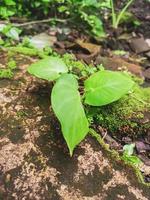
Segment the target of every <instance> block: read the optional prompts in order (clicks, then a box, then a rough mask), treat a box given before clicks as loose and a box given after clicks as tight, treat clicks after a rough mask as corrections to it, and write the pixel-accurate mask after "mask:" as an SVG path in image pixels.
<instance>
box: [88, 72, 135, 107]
mask: <svg viewBox="0 0 150 200" xmlns="http://www.w3.org/2000/svg"><path fill="white" fill-rule="evenodd" d="M133 84H134V82H133V81H132V80H131V78H130V77H128V76H127V75H125V74H123V73H121V72H113V71H108V70H104V71H99V72H96V73H95V74H93V75H92V76H91V77H90V78H88V79H87V80H86V81H85V103H87V104H89V105H92V106H103V105H107V104H109V103H112V102H114V101H117V100H118V99H120V98H121V97H122V96H123V95H125V94H126V93H127V92H129V90H131V89H132V87H133Z"/></svg>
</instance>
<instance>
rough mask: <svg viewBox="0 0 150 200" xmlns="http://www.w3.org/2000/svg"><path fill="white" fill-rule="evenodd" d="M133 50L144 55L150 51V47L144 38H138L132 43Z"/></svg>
mask: <svg viewBox="0 0 150 200" xmlns="http://www.w3.org/2000/svg"><path fill="white" fill-rule="evenodd" d="M130 46H131V48H132V50H133V51H134V52H136V53H143V52H147V51H149V50H150V46H149V45H148V44H147V42H146V41H145V40H144V38H136V39H132V40H131V41H130Z"/></svg>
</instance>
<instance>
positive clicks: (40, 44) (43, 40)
mask: <svg viewBox="0 0 150 200" xmlns="http://www.w3.org/2000/svg"><path fill="white" fill-rule="evenodd" d="M56 41H57V38H56V37H55V36H50V35H48V34H46V33H40V34H38V35H35V36H33V37H32V38H31V39H30V42H31V44H32V45H33V46H34V47H36V48H38V49H43V48H44V47H46V46H49V47H51V46H53V44H54V43H55V42H56Z"/></svg>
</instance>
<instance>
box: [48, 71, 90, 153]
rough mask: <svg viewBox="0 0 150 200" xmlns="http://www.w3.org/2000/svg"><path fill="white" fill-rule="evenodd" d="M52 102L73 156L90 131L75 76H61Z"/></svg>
mask: <svg viewBox="0 0 150 200" xmlns="http://www.w3.org/2000/svg"><path fill="white" fill-rule="evenodd" d="M51 102H52V108H53V110H54V112H55V114H56V116H57V118H58V119H59V121H60V123H61V129H62V132H63V136H64V138H65V140H66V143H67V145H68V148H69V151H70V155H71V156H72V154H73V150H74V148H75V147H76V145H78V144H79V143H80V142H81V141H82V140H83V139H84V137H85V136H86V135H87V133H88V131H89V125H88V121H87V118H86V116H85V112H84V109H83V106H82V103H81V99H80V94H79V92H78V83H77V80H76V79H75V77H74V75H72V74H64V75H61V77H60V78H59V79H58V80H57V82H56V84H55V86H54V87H53V90H52V95H51Z"/></svg>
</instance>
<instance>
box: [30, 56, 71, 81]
mask: <svg viewBox="0 0 150 200" xmlns="http://www.w3.org/2000/svg"><path fill="white" fill-rule="evenodd" d="M28 72H29V73H30V74H32V75H34V76H36V77H38V78H42V79H45V80H48V81H53V80H55V79H57V78H58V77H59V76H60V74H61V73H66V72H68V68H67V66H66V65H65V63H64V62H63V61H62V59H60V58H56V57H47V58H44V59H42V60H40V61H37V62H36V63H33V64H32V65H30V66H29V67H28Z"/></svg>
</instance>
